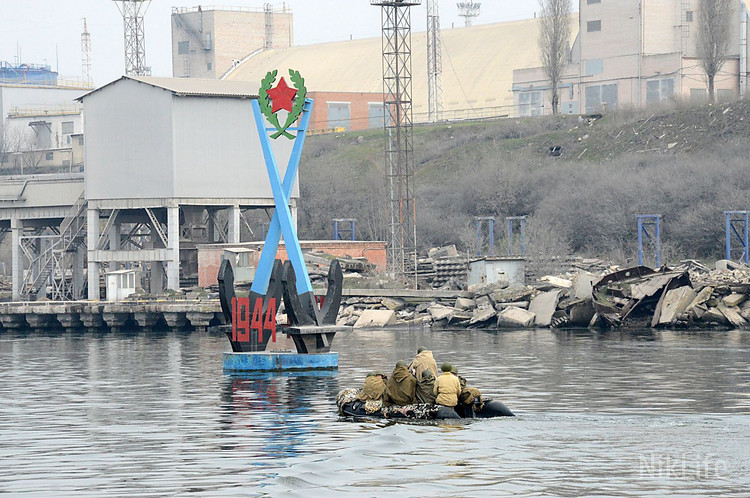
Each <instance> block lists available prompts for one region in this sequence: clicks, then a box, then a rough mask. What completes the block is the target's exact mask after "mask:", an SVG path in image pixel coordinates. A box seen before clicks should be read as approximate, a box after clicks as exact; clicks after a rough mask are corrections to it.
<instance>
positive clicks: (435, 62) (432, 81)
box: [427, 0, 443, 122]
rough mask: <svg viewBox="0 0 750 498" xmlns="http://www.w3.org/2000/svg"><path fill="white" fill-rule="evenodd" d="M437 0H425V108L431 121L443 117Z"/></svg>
mask: <svg viewBox="0 0 750 498" xmlns="http://www.w3.org/2000/svg"><path fill="white" fill-rule="evenodd" d="M439 3H440V2H439V0H427V98H428V100H427V110H428V119H429V120H430V121H432V122H435V121H440V120H441V119H443V56H442V50H441V49H442V43H441V37H440V12H439Z"/></svg>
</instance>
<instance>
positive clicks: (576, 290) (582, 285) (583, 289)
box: [570, 273, 599, 299]
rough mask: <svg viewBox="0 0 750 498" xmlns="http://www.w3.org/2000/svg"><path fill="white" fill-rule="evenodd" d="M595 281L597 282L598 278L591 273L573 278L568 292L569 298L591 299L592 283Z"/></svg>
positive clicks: (580, 274)
mask: <svg viewBox="0 0 750 498" xmlns="http://www.w3.org/2000/svg"><path fill="white" fill-rule="evenodd" d="M597 280H599V277H597V276H596V275H592V274H591V273H579V274H578V275H576V276H575V277H573V287H572V288H571V290H570V295H571V297H572V298H573V299H591V293H592V292H593V289H594V282H596V281H597Z"/></svg>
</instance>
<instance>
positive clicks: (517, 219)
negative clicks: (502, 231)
mask: <svg viewBox="0 0 750 498" xmlns="http://www.w3.org/2000/svg"><path fill="white" fill-rule="evenodd" d="M505 221H506V222H508V256H517V254H514V253H515V251H514V250H513V245H514V244H513V226H514V225H515V224H516V223H518V228H519V232H520V233H521V254H520V255H521V256H526V217H525V216H507V217H506V218H505Z"/></svg>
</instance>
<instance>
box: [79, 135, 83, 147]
mask: <svg viewBox="0 0 750 498" xmlns="http://www.w3.org/2000/svg"><path fill="white" fill-rule="evenodd" d="M78 145H80V146H81V147H83V137H78Z"/></svg>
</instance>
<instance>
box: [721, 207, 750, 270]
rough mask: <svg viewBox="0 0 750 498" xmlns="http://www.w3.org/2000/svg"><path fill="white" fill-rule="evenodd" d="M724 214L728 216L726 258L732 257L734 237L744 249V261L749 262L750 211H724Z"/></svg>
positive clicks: (742, 256)
mask: <svg viewBox="0 0 750 498" xmlns="http://www.w3.org/2000/svg"><path fill="white" fill-rule="evenodd" d="M724 216H725V218H726V259H729V260H731V259H732V239H733V238H734V239H736V241H737V242H739V244H740V248H741V249H742V255H741V259H742V261H743V262H744V263H745V264H748V256H749V255H750V254H748V252H750V244H748V242H750V237H748V235H749V232H750V211H724ZM732 236H734V237H732Z"/></svg>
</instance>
